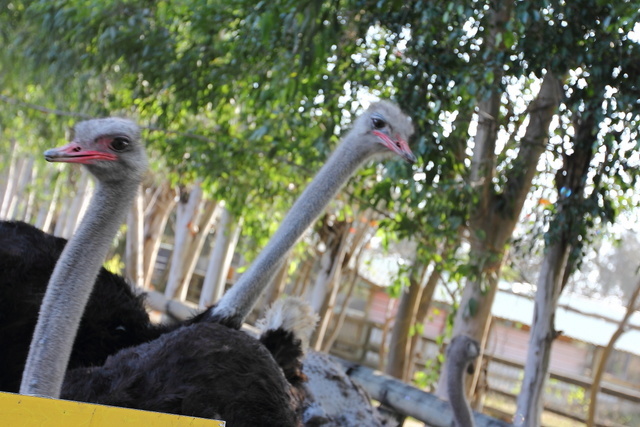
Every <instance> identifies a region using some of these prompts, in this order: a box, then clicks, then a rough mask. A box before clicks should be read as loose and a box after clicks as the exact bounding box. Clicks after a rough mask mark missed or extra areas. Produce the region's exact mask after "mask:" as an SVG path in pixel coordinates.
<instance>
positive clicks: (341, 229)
mask: <svg viewBox="0 0 640 427" xmlns="http://www.w3.org/2000/svg"><path fill="white" fill-rule="evenodd" d="M328 218H329V215H328V214H325V216H324V218H323V221H322V229H321V230H320V232H319V234H320V239H321V240H322V241H323V242H324V244H325V251H324V253H323V254H322V256H321V257H320V271H319V272H318V275H317V276H316V281H315V283H314V285H313V288H312V289H311V292H310V296H309V298H308V301H309V303H310V304H311V308H313V310H314V311H315V312H316V313H318V314H320V315H322V313H321V311H322V309H323V306H324V305H325V301H326V296H327V294H328V293H329V292H330V289H329V286H330V284H331V280H332V274H333V273H334V272H335V271H336V265H335V263H336V262H340V263H341V262H342V258H340V260H339V261H338V255H339V252H340V250H341V248H342V249H344V243H345V237H346V235H345V233H348V231H349V227H350V223H347V222H344V221H338V220H335V221H334V223H333V225H329V223H328ZM343 255H344V254H341V256H343Z"/></svg>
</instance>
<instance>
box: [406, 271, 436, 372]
mask: <svg viewBox="0 0 640 427" xmlns="http://www.w3.org/2000/svg"><path fill="white" fill-rule="evenodd" d="M441 277H442V273H441V272H440V270H439V269H438V268H437V267H436V268H434V269H433V270H432V271H431V274H430V275H429V279H428V280H427V284H426V285H425V286H424V289H423V290H422V294H421V295H420V302H419V303H418V312H417V313H416V323H422V324H423V325H424V324H425V323H427V321H428V319H427V315H428V314H429V308H430V307H431V301H432V300H433V293H434V292H435V290H436V286H437V285H438V282H439V281H440V278H441ZM421 336H422V334H414V335H413V336H412V337H411V342H410V347H409V362H408V363H407V366H406V371H405V374H404V376H403V378H406V379H407V381H409V380H411V378H412V375H413V367H414V366H415V363H416V356H417V355H416V347H417V346H418V341H419V340H420V337H421Z"/></svg>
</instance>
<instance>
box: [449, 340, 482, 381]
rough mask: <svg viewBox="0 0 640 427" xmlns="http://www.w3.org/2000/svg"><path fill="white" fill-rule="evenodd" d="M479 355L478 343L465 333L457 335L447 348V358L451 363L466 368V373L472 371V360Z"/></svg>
mask: <svg viewBox="0 0 640 427" xmlns="http://www.w3.org/2000/svg"><path fill="white" fill-rule="evenodd" d="M479 355H480V344H478V341H476V340H474V339H473V338H471V337H469V336H466V335H458V336H456V337H454V338H453V339H452V340H451V343H450V344H449V347H448V348H447V359H450V360H451V363H453V364H455V365H456V366H459V367H460V368H462V369H463V370H466V371H467V373H468V374H472V373H473V370H474V369H473V361H474V360H476V359H477V358H478V356H479Z"/></svg>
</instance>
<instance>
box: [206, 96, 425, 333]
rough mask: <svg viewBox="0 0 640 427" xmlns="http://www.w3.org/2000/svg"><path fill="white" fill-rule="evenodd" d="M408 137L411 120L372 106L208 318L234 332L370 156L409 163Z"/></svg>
mask: <svg viewBox="0 0 640 427" xmlns="http://www.w3.org/2000/svg"><path fill="white" fill-rule="evenodd" d="M412 134H413V125H412V124H411V120H410V119H409V118H408V117H407V116H406V115H404V114H403V113H402V111H401V110H400V109H399V108H398V107H397V106H396V105H395V104H393V103H391V102H388V101H380V102H376V103H374V104H372V105H371V106H370V107H369V108H368V109H367V111H365V112H364V114H362V115H361V116H360V117H358V119H357V120H356V121H355V123H354V125H353V128H352V129H351V131H349V133H347V135H346V136H345V137H344V139H343V141H342V143H341V144H340V145H339V146H338V147H337V148H336V150H335V152H334V153H333V154H332V155H331V157H330V158H329V159H328V160H327V162H326V164H325V165H324V166H323V167H322V169H320V171H319V172H318V174H317V175H316V177H315V179H314V180H313V181H312V182H311V183H310V184H309V185H308V186H307V188H306V189H305V190H304V192H303V193H302V195H301V196H300V197H299V198H298V200H296V202H295V203H294V204H293V206H292V207H291V210H290V211H289V213H288V214H287V215H286V217H285V218H284V220H283V221H282V224H281V225H280V227H279V228H278V230H277V231H276V233H275V234H274V236H273V237H272V238H271V240H270V241H269V243H268V244H267V246H266V247H265V248H264V250H263V251H262V252H261V253H260V255H258V257H257V258H256V259H255V260H254V261H253V263H252V264H251V266H249V268H248V269H247V271H246V272H245V273H244V274H243V275H242V276H241V277H240V279H239V280H238V282H237V283H236V284H235V285H234V286H233V287H232V288H231V289H229V291H227V293H226V294H225V295H224V296H223V297H222V299H221V300H220V301H219V302H218V304H217V305H216V306H214V307H213V308H211V309H210V311H209V314H208V316H209V317H211V319H213V320H214V321H217V322H219V323H223V324H226V325H228V326H230V327H233V328H240V326H241V325H242V322H243V321H244V319H245V318H246V317H247V315H248V314H249V312H250V311H251V309H252V308H253V306H254V304H255V302H256V300H257V299H258V297H259V296H260V294H261V293H262V291H263V290H264V288H265V287H266V286H267V285H268V283H269V280H270V279H271V277H272V276H273V274H274V272H275V271H276V270H277V268H278V266H279V264H280V263H281V261H282V259H283V258H284V256H286V254H287V252H288V251H289V250H290V249H291V247H292V246H293V245H294V244H295V243H296V241H297V240H298V238H299V237H300V236H301V235H302V233H304V231H305V230H306V229H307V228H308V227H309V226H310V225H311V224H312V223H313V221H314V220H315V219H316V218H317V217H318V215H320V213H321V212H322V210H323V209H324V208H325V206H326V205H327V204H328V203H329V202H330V201H331V199H332V198H333V197H334V195H335V194H336V193H337V192H338V191H339V190H340V188H341V187H342V186H343V185H344V184H345V182H346V181H347V179H348V178H349V177H350V176H351V175H352V174H353V173H354V172H355V171H356V170H357V169H358V168H359V167H360V165H362V164H363V163H364V162H365V161H366V160H368V159H370V158H371V157H372V156H374V155H376V154H390V153H395V154H398V155H400V156H402V157H403V158H404V159H405V160H407V161H409V162H415V160H416V158H415V156H414V155H413V153H412V152H411V149H410V148H409V145H408V144H407V140H408V139H409V137H410V136H411V135H412Z"/></svg>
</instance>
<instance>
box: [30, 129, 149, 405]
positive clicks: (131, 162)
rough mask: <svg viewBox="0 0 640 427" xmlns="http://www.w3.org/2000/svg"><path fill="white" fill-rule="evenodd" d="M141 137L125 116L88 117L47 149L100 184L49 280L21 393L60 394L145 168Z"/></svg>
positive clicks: (55, 159) (51, 155)
mask: <svg viewBox="0 0 640 427" xmlns="http://www.w3.org/2000/svg"><path fill="white" fill-rule="evenodd" d="M139 139H140V130H139V128H138V126H137V125H136V124H135V123H133V122H131V121H129V120H125V119H120V118H106V119H95V120H87V121H84V122H80V123H78V124H77V125H76V127H75V137H74V139H73V141H72V142H71V143H69V144H68V145H65V146H64V147H59V148H55V149H50V150H47V151H46V152H45V158H46V159H47V160H48V161H53V162H68V163H81V164H84V165H85V166H86V167H87V168H88V169H89V171H90V172H91V173H92V174H93V175H94V176H95V177H96V178H97V180H98V183H97V188H96V192H95V194H94V196H93V200H92V202H91V205H90V206H89V208H88V209H87V212H86V215H85V217H84V218H83V220H82V222H81V224H80V226H79V227H78V230H77V232H76V234H75V235H74V237H73V238H72V239H71V241H70V242H69V244H68V245H66V247H65V248H64V250H63V252H62V255H61V256H60V258H59V259H58V262H57V264H56V266H55V268H54V270H53V274H52V275H51V279H50V280H49V284H48V286H47V291H46V293H45V296H44V300H43V302H42V306H41V307H40V314H39V316H38V322H37V324H36V328H35V331H34V335H33V338H32V341H31V346H30V348H29V355H28V357H27V362H26V365H25V370H24V373H23V377H22V383H21V385H20V393H22V394H29V395H41V396H49V397H58V396H59V395H60V388H61V386H62V381H63V379H64V373H65V370H66V368H67V364H68V363H69V359H70V355H71V350H72V348H73V342H74V339H75V337H76V333H77V330H78V326H79V324H80V318H81V317H82V313H83V311H84V309H85V307H86V305H87V302H88V300H89V297H90V295H91V290H92V286H91V285H92V284H93V283H94V282H95V279H96V277H97V275H98V273H99V271H100V266H101V264H102V262H103V261H104V258H105V257H106V255H107V252H108V250H109V247H110V246H111V241H112V240H113V237H114V236H115V235H116V233H117V231H118V227H119V226H120V224H121V223H122V221H123V220H124V217H125V215H126V213H127V210H128V209H129V206H130V205H131V203H132V202H133V199H134V197H135V195H136V191H137V189H138V186H139V185H140V183H141V181H142V178H143V176H144V174H145V172H146V170H147V157H146V154H145V151H144V148H143V146H142V145H141V144H140V142H139ZM87 284H90V285H89V286H88V285H87Z"/></svg>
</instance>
